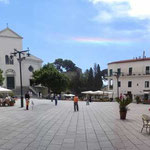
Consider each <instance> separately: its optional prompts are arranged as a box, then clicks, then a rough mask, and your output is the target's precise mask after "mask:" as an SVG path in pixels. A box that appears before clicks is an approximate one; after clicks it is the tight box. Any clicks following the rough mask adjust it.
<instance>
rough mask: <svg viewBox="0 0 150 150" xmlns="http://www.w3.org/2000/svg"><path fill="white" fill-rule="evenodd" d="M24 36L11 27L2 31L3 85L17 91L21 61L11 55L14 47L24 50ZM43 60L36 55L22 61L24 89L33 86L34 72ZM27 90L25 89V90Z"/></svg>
mask: <svg viewBox="0 0 150 150" xmlns="http://www.w3.org/2000/svg"><path fill="white" fill-rule="evenodd" d="M22 40H23V38H22V37H21V36H20V35H18V34H17V33H15V32H14V31H13V30H11V29H10V28H8V27H7V28H6V29H4V30H2V31H0V69H1V70H2V71H3V77H4V78H5V80H4V83H3V87H6V88H8V89H12V90H14V91H17V89H18V90H19V89H20V71H19V63H18V60H17V56H16V58H12V59H11V57H10V54H11V53H12V52H14V49H17V50H22ZM42 62H43V61H42V60H41V59H40V58H37V57H36V56H34V55H30V57H26V58H25V59H24V60H23V61H22V84H23V87H24V89H27V88H28V87H30V86H31V84H32V83H31V81H32V72H33V71H35V70H38V69H40V68H41V66H42ZM24 92H25V91H24Z"/></svg>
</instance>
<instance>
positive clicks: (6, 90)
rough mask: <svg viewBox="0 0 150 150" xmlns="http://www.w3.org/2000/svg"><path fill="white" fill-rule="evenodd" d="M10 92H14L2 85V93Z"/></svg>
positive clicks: (0, 90)
mask: <svg viewBox="0 0 150 150" xmlns="http://www.w3.org/2000/svg"><path fill="white" fill-rule="evenodd" d="M10 92H12V90H9V89H6V88H3V87H0V93H10Z"/></svg>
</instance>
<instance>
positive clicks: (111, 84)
mask: <svg viewBox="0 0 150 150" xmlns="http://www.w3.org/2000/svg"><path fill="white" fill-rule="evenodd" d="M109 89H110V90H112V89H113V80H112V79H110V80H109Z"/></svg>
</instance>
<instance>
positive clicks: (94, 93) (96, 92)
mask: <svg viewBox="0 0 150 150" xmlns="http://www.w3.org/2000/svg"><path fill="white" fill-rule="evenodd" d="M103 94H104V92H103V91H100V90H98V91H94V92H93V95H103Z"/></svg>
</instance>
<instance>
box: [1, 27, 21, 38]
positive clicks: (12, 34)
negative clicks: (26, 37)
mask: <svg viewBox="0 0 150 150" xmlns="http://www.w3.org/2000/svg"><path fill="white" fill-rule="evenodd" d="M0 37H9V38H19V39H23V37H22V36H20V35H19V34H17V33H16V32H14V31H13V30H11V29H10V28H8V27H7V28H5V29H3V30H1V31H0Z"/></svg>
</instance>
